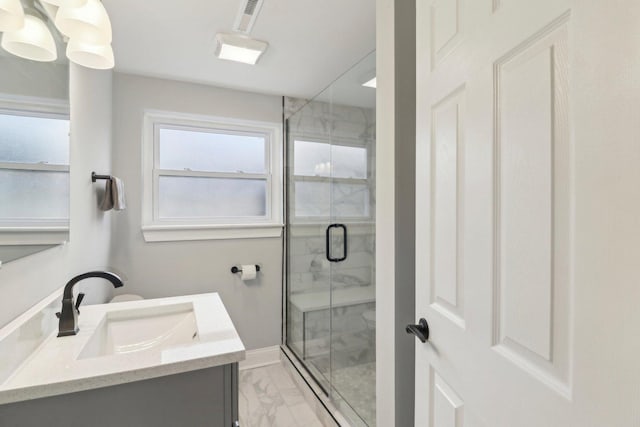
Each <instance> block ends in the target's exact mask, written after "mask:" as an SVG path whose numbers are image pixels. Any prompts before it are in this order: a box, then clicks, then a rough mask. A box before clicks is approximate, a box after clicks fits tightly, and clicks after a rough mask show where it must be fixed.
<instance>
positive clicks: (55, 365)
mask: <svg viewBox="0 0 640 427" xmlns="http://www.w3.org/2000/svg"><path fill="white" fill-rule="evenodd" d="M60 298H61V295H59V293H57V294H52V295H51V297H49V298H48V299H47V300H46V301H43V302H42V304H39V306H37V307H35V308H34V311H32V312H31V313H28V316H27V315H25V316H24V317H22V318H19V319H16V321H15V322H12V323H11V324H10V325H8V326H6V327H5V328H2V329H0V405H2V404H4V403H11V402H19V401H22V400H28V399H37V398H41V397H47V396H54V395H59V394H64V393H75V392H78V391H83V390H90V389H93V388H98V387H107V386H111V385H117V384H124V383H128V382H133V381H141V380H146V379H150V378H157V377H160V376H164V375H174V374H179V373H182V372H188V371H194V370H198V369H205V368H210V367H214V366H220V365H225V364H229V363H236V362H238V361H240V360H242V359H244V357H245V349H244V345H243V344H242V341H241V340H240V337H239V336H238V333H237V332H236V329H235V327H234V326H233V322H232V321H231V319H230V318H229V314H228V313H227V310H226V309H225V308H224V305H223V304H222V301H221V300H220V297H219V295H218V294H216V293H209V294H200V295H184V296H179V297H169V298H158V299H147V300H140V301H127V302H119V303H113V304H100V305H87V306H84V307H82V309H81V314H80V316H79V319H78V327H79V328H80V331H79V332H78V334H77V335H73V336H67V337H61V338H58V337H57V326H58V324H57V320H56V317H55V315H54V313H55V311H56V310H58V309H59V307H60ZM42 325H45V326H46V327H44V326H42ZM21 343H22V344H23V345H22V344H21ZM18 344H21V345H18ZM5 350H8V351H5ZM14 353H15V356H13V354H14Z"/></svg>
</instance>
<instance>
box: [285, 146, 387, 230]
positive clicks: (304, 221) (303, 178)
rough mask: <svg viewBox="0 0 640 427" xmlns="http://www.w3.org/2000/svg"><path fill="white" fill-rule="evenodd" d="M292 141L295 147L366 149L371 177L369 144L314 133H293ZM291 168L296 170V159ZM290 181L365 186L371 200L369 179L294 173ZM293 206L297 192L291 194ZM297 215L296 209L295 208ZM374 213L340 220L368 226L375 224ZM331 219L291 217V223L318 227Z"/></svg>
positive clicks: (342, 217)
mask: <svg viewBox="0 0 640 427" xmlns="http://www.w3.org/2000/svg"><path fill="white" fill-rule="evenodd" d="M290 140H291V141H292V143H293V144H294V145H295V143H296V141H303V142H315V143H320V144H328V145H330V146H332V145H340V146H343V147H357V148H364V149H365V150H367V176H370V171H371V170H372V167H373V165H372V163H371V158H370V156H369V154H370V153H369V146H368V145H367V144H363V143H362V141H361V140H359V139H356V138H348V137H340V138H338V139H337V140H332V139H331V138H328V137H327V136H326V135H316V134H313V133H292V134H291V135H290ZM290 163H291V168H292V170H293V168H295V162H294V159H293V158H292V159H290ZM290 180H291V182H292V184H293V185H295V183H296V182H324V183H345V184H361V185H362V184H364V185H366V186H367V188H368V189H369V192H370V194H369V197H370V198H371V190H372V189H371V187H370V185H371V180H370V179H369V178H368V177H367V178H346V177H331V176H322V175H296V174H295V173H292V174H291V175H290ZM289 197H290V201H289V203H290V204H291V206H293V207H295V191H291V192H290V194H289ZM293 211H294V213H295V208H294V210H293ZM373 211H374V209H370V210H369V215H366V216H340V220H341V221H342V222H344V223H350V224H354V225H355V224H362V225H364V226H367V225H368V224H373V223H375V222H374V219H373ZM329 219H331V218H330V217H322V216H299V215H291V223H292V224H295V225H309V226H312V227H313V226H316V225H322V224H325V223H326V222H327V221H328V220H329Z"/></svg>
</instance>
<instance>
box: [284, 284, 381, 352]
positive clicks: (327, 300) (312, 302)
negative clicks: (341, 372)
mask: <svg viewBox="0 0 640 427" xmlns="http://www.w3.org/2000/svg"><path fill="white" fill-rule="evenodd" d="M375 300H376V289H375V286H373V285H367V286H352V287H348V288H340V289H333V290H332V291H331V294H330V293H329V292H305V293H299V294H293V295H291V296H290V297H289V301H290V302H291V305H293V306H294V307H295V308H296V309H298V310H299V311H300V312H301V313H302V357H303V358H306V357H307V345H306V343H307V337H306V335H307V314H308V313H310V312H313V311H319V310H328V309H330V308H337V307H346V306H351V305H357V304H367V303H372V302H375Z"/></svg>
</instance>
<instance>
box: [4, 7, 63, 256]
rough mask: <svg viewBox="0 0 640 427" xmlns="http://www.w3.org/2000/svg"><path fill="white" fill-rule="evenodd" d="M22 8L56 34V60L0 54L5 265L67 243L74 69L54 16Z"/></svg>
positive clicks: (47, 11)
mask: <svg viewBox="0 0 640 427" xmlns="http://www.w3.org/2000/svg"><path fill="white" fill-rule="evenodd" d="M22 5H23V8H24V10H25V14H26V15H31V16H35V17H36V18H38V19H40V20H42V21H43V22H44V23H45V25H46V27H47V28H48V30H49V31H50V32H51V34H52V36H53V39H54V41H55V44H56V49H57V59H56V60H54V61H51V62H37V61H32V60H27V59H22V58H20V57H17V56H14V55H12V54H11V53H9V52H7V51H6V50H5V49H3V48H0V262H1V263H2V264H4V263H7V262H9V261H13V260H15V259H18V258H21V257H24V256H27V255H30V254H33V253H36V252H40V251H42V250H45V249H48V248H52V247H54V246H56V245H59V244H61V243H64V242H66V241H68V239H69V64H68V61H67V58H66V56H65V44H64V40H63V36H62V35H61V34H60V33H59V32H58V31H57V30H56V28H55V26H54V25H53V20H52V19H51V17H52V16H55V15H54V14H55V8H52V7H51V6H50V5H49V4H46V3H43V4H41V3H39V2H37V1H35V0H23V1H22ZM5 34H9V33H5ZM5 34H3V37H4V36H5ZM0 265H1V264H0Z"/></svg>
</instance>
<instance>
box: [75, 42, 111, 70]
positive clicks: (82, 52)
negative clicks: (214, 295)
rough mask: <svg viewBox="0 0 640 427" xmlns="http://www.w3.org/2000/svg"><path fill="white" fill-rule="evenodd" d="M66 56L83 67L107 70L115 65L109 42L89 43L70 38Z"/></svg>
mask: <svg viewBox="0 0 640 427" xmlns="http://www.w3.org/2000/svg"><path fill="white" fill-rule="evenodd" d="M67 58H69V60H70V61H73V62H75V63H76V64H79V65H82V66H83V67H87V68H94V69H96V70H108V69H111V68H113V66H114V65H115V61H114V58H113V49H112V48H111V45H110V44H104V45H98V44H91V43H85V42H83V41H80V40H76V39H70V40H69V43H67Z"/></svg>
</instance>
